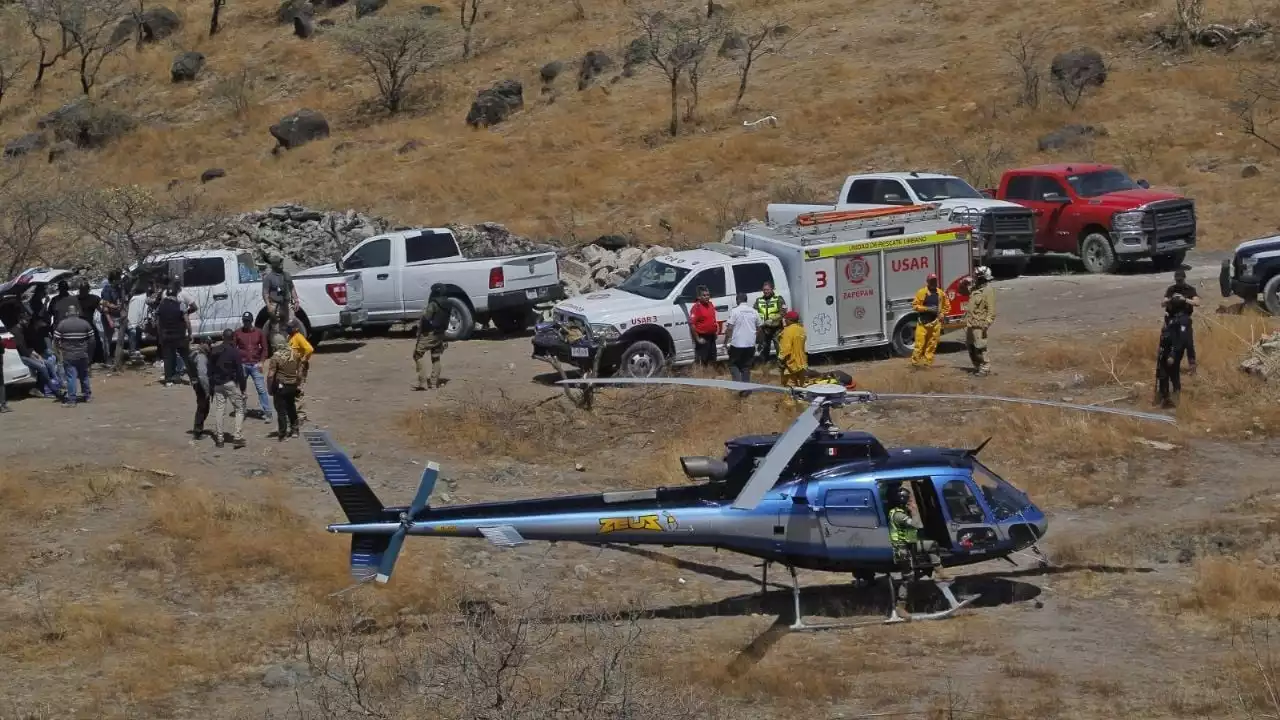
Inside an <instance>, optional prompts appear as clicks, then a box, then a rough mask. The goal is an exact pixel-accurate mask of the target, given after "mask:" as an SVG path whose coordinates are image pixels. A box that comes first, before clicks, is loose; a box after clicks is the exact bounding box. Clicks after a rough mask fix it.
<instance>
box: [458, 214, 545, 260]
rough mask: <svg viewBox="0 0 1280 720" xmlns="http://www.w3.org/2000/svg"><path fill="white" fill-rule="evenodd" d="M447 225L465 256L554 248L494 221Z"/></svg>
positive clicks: (511, 253) (519, 253) (520, 252)
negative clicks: (517, 233)
mask: <svg viewBox="0 0 1280 720" xmlns="http://www.w3.org/2000/svg"><path fill="white" fill-rule="evenodd" d="M448 227H449V229H450V230H452V231H453V236H454V237H455V238H457V239H458V248H459V249H460V250H461V251H462V254H463V255H465V256H467V257H473V258H479V257H499V256H502V255H522V254H525V253H534V252H547V251H550V250H555V249H556V248H555V246H554V245H548V244H546V243H539V242H535V241H533V240H530V239H529V238H527V237H524V236H521V235H516V234H515V233H512V232H511V231H510V230H508V229H507V228H506V226H504V225H500V224H498V223H494V222H486V223H480V224H479V225H450V226H448Z"/></svg>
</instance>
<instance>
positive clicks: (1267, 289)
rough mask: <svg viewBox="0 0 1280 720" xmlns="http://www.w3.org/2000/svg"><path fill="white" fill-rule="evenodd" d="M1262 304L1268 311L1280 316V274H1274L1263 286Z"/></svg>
mask: <svg viewBox="0 0 1280 720" xmlns="http://www.w3.org/2000/svg"><path fill="white" fill-rule="evenodd" d="M1262 304H1263V305H1265V306H1266V308H1267V312H1269V313H1271V314H1272V315H1276V316H1280V275H1272V276H1271V279H1270V280H1268V281H1267V282H1266V284H1265V285H1263V286H1262Z"/></svg>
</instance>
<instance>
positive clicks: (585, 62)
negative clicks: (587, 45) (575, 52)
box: [578, 50, 613, 90]
mask: <svg viewBox="0 0 1280 720" xmlns="http://www.w3.org/2000/svg"><path fill="white" fill-rule="evenodd" d="M612 66H613V60H612V59H611V58H610V57H609V56H608V55H606V54H604V52H603V51H600V50H588V51H587V54H586V55H583V56H582V61H581V62H580V63H578V89H579V90H586V89H587V88H588V87H590V86H591V83H592V82H594V81H595V79H596V78H597V77H599V76H600V75H602V74H603V73H604V71H605V70H608V69H609V68H610V67H612Z"/></svg>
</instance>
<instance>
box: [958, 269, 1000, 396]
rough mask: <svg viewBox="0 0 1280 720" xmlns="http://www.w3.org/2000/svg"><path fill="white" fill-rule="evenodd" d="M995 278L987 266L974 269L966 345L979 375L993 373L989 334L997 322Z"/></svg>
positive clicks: (965, 332) (965, 321)
mask: <svg viewBox="0 0 1280 720" xmlns="http://www.w3.org/2000/svg"><path fill="white" fill-rule="evenodd" d="M993 276H994V274H993V273H992V272H991V268H989V267H987V266H986V265H981V266H979V267H977V268H974V271H973V287H972V288H971V289H970V291H969V306H968V308H967V312H965V315H964V325H965V327H964V340H965V345H967V346H969V360H970V361H971V362H972V363H973V371H974V373H975V374H977V375H987V374H989V373H990V372H991V364H990V363H989V362H987V332H988V331H989V330H990V328H991V323H993V322H995V320H996V296H995V291H994V290H992V289H991V279H992V277H993Z"/></svg>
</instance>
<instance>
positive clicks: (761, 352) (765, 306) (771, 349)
mask: <svg viewBox="0 0 1280 720" xmlns="http://www.w3.org/2000/svg"><path fill="white" fill-rule="evenodd" d="M760 292H761V295H760V297H758V298H756V304H755V308H756V314H757V315H759V316H760V333H759V339H758V340H757V342H756V355H757V356H759V357H761V358H763V359H766V360H768V359H769V358H773V357H777V354H778V333H779V332H781V331H782V316H783V315H784V314H786V312H787V301H786V300H783V299H782V296H781V295H777V294H775V293H774V292H773V283H771V282H766V283H765V284H764V285H762V286H760Z"/></svg>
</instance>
